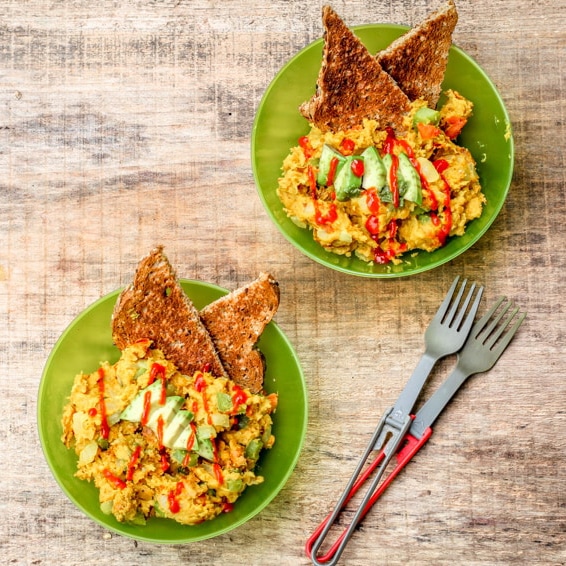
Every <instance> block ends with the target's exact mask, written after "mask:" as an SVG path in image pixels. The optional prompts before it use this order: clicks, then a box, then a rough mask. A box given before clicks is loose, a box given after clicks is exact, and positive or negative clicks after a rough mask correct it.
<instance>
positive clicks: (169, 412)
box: [147, 396, 185, 433]
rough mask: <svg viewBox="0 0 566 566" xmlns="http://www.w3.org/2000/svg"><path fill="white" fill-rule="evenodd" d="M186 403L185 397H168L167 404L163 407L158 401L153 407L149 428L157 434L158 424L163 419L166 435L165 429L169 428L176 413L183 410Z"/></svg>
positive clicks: (148, 423)
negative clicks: (182, 407)
mask: <svg viewBox="0 0 566 566" xmlns="http://www.w3.org/2000/svg"><path fill="white" fill-rule="evenodd" d="M184 401H185V399H184V398H183V397H177V396H174V397H166V398H165V403H164V404H163V405H161V403H160V402H159V400H158V401H157V403H156V404H153V405H152V409H151V412H150V413H149V418H148V420H147V426H148V427H149V428H151V429H152V430H154V431H156V432H157V423H158V422H159V418H160V417H161V418H162V419H163V433H165V429H166V428H167V427H168V426H169V423H170V422H171V421H172V420H173V417H174V416H175V413H177V411H178V410H179V409H180V408H181V406H182V405H183V403H184Z"/></svg>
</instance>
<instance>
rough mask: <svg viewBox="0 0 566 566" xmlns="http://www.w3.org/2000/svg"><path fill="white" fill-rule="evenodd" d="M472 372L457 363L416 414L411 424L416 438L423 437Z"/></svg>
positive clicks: (410, 431) (411, 430)
mask: <svg viewBox="0 0 566 566" xmlns="http://www.w3.org/2000/svg"><path fill="white" fill-rule="evenodd" d="M472 374H473V372H470V371H466V370H464V369H462V367H461V366H460V365H456V367H455V368H454V370H453V371H452V373H451V374H450V375H449V376H448V377H447V378H446V380H445V381H444V383H442V385H441V386H440V387H439V388H438V389H437V390H436V391H435V392H434V394H433V395H432V397H431V398H430V399H429V400H428V401H427V402H426V403H425V404H424V405H423V406H422V408H421V409H420V411H419V412H418V413H417V414H416V415H415V420H414V421H413V424H412V425H411V428H410V430H409V433H410V434H412V435H413V436H414V437H415V438H421V437H422V435H423V434H424V431H425V430H426V429H427V428H429V427H431V426H432V424H433V423H434V421H435V420H436V419H437V418H438V415H440V413H441V412H442V411H443V409H444V407H446V405H447V404H448V402H449V401H450V399H452V397H454V395H455V394H456V392H457V391H458V389H460V387H461V386H462V384H463V383H464V381H466V379H468V377H470V375H472Z"/></svg>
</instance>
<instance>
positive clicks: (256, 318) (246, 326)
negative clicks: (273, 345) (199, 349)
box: [200, 273, 279, 393]
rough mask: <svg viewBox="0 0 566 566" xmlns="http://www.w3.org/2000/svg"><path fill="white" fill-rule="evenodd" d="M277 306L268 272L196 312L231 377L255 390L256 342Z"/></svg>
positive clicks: (260, 365) (259, 359)
mask: <svg viewBox="0 0 566 566" xmlns="http://www.w3.org/2000/svg"><path fill="white" fill-rule="evenodd" d="M278 307H279V284H278V283H277V281H276V280H275V279H274V278H273V277H272V276H271V275H270V274H268V273H260V275H259V277H258V278H257V279H256V280H255V281H252V282H251V283H249V284H247V285H245V286H243V287H240V288H238V289H236V290H235V291H232V292H231V293H228V294H227V295H225V296H224V297H221V298H220V299H217V300H216V301H214V302H213V303H210V304H209V305H207V306H206V307H204V308H203V309H202V310H201V311H200V316H201V319H202V321H203V323H204V325H205V326H206V328H207V330H208V332H209V333H210V335H211V337H212V340H213V342H214V344H215V346H216V349H217V351H218V353H219V356H220V359H221V361H222V364H223V365H224V367H225V368H226V371H227V373H228V375H229V376H230V377H231V379H232V380H233V381H234V382H236V383H237V384H238V385H240V386H241V387H246V388H248V389H250V390H251V391H252V392H253V393H258V392H260V391H261V390H262V388H263V379H264V372H265V360H264V357H263V355H262V353H261V351H260V350H258V349H257V347H256V344H257V341H258V340H259V337H260V336H261V334H262V332H263V331H264V329H265V327H266V326H267V324H268V323H269V322H270V321H271V319H272V318H273V316H274V315H275V313H276V312H277V309H278Z"/></svg>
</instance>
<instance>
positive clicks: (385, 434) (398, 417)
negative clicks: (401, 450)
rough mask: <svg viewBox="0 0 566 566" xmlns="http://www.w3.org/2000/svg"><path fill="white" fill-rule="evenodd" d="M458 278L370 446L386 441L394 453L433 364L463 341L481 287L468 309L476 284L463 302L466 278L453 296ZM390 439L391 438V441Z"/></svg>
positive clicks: (431, 324) (389, 450) (430, 325)
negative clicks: (410, 373) (420, 354)
mask: <svg viewBox="0 0 566 566" xmlns="http://www.w3.org/2000/svg"><path fill="white" fill-rule="evenodd" d="M459 279H460V278H459V277H456V279H454V281H453V282H452V285H451V286H450V289H449V290H448V293H447V294H446V297H445V298H444V300H443V301H442V304H441V305H440V307H439V308H438V311H437V312H436V314H435V315H434V318H433V319H432V320H431V322H430V324H429V326H428V328H427V329H426V331H425V335H424V340H425V351H424V354H423V355H422V357H421V359H420V360H419V363H418V364H417V367H416V368H415V370H414V372H413V374H412V375H411V377H410V378H409V381H408V382H407V384H406V385H405V388H404V389H403V391H402V392H401V395H399V398H398V399H397V401H396V403H395V405H394V406H393V408H392V409H390V410H389V413H386V417H385V421H384V423H383V429H382V431H381V433H380V434H379V436H378V438H377V441H376V442H375V445H374V447H373V450H380V449H382V448H383V447H384V446H385V445H386V444H387V445H388V448H386V453H393V452H394V451H395V450H396V446H394V444H395V443H394V439H395V438H396V437H397V438H398V440H401V438H402V437H403V435H404V434H405V432H407V430H408V427H409V425H410V424H411V416H410V415H411V411H412V409H413V407H414V405H415V403H416V401H417V398H418V396H419V394H420V392H421V390H422V388H423V386H424V384H425V383H426V380H427V378H428V376H429V375H430V372H431V371H432V368H433V367H434V365H435V364H436V362H438V360H440V359H441V358H444V357H446V356H449V355H450V354H454V353H455V352H457V351H458V350H460V348H461V347H462V346H463V345H464V342H465V341H466V338H467V337H468V334H469V333H470V329H471V328H472V324H473V322H474V318H475V316H476V313H477V311H478V307H479V304H480V301H481V297H482V294H483V287H479V289H478V292H477V294H476V298H475V300H474V302H473V304H472V306H471V307H470V309H469V310H468V307H469V305H470V302H471V300H472V297H473V294H474V290H475V288H476V284H475V283H473V284H472V286H471V288H470V290H469V292H468V294H467V296H466V298H465V300H464V301H463V303H462V297H463V295H464V291H465V289H466V283H467V280H466V279H464V281H463V283H462V285H461V286H460V290H459V291H458V294H457V295H456V298H454V295H455V293H456V287H457V285H458V281H459ZM399 436H400V438H399ZM392 440H393V442H391V441H392Z"/></svg>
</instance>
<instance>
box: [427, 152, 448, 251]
mask: <svg viewBox="0 0 566 566" xmlns="http://www.w3.org/2000/svg"><path fill="white" fill-rule="evenodd" d="M432 164H433V165H434V168H435V169H436V170H437V171H438V174H439V175H440V178H441V179H442V182H443V183H444V203H443V204H444V209H443V213H444V224H443V225H442V224H441V221H440V218H439V217H438V215H436V214H431V219H432V221H433V223H434V225H435V226H439V225H440V229H439V231H438V234H437V236H438V239H439V241H440V243H441V244H442V245H444V242H445V241H446V238H447V237H448V234H450V230H451V229H452V209H451V208H450V185H449V184H448V181H446V178H445V177H444V175H443V174H442V173H444V171H446V169H448V167H449V166H450V164H449V163H448V161H446V160H445V159H437V160H436V161H434V162H433V163H432Z"/></svg>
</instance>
